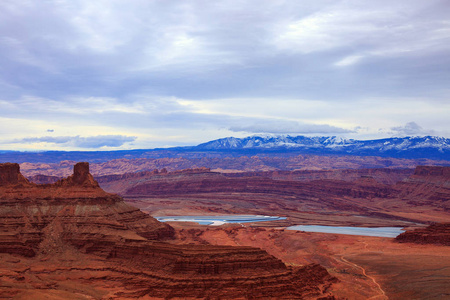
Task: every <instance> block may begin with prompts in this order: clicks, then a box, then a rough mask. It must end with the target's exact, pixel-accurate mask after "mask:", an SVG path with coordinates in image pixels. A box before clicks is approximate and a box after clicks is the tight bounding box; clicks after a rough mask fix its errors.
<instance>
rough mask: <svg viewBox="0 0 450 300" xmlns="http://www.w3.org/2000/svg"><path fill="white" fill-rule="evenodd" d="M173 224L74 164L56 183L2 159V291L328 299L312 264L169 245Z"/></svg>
mask: <svg viewBox="0 0 450 300" xmlns="http://www.w3.org/2000/svg"><path fill="white" fill-rule="evenodd" d="M173 237H174V230H173V228H172V227H170V226H168V225H166V224H163V223H160V222H158V221H157V220H155V219H154V218H152V217H150V216H149V215H147V214H144V213H143V212H141V211H140V210H138V209H136V208H134V207H132V206H130V205H128V204H125V203H124V202H123V200H122V198H120V197H119V196H116V195H112V194H108V193H106V192H104V191H103V190H102V189H101V188H100V187H99V186H98V183H97V182H96V181H95V180H94V179H93V177H92V175H91V174H90V173H89V165H88V164H87V163H78V164H76V165H75V167H74V173H73V175H71V176H69V177H68V178H65V179H62V180H59V181H57V182H56V183H54V184H43V185H36V184H34V183H30V182H29V181H28V180H26V179H25V178H24V177H23V176H22V175H21V174H20V172H19V166H18V165H17V164H0V259H1V261H2V264H1V265H0V274H1V275H2V276H1V277H0V298H2V299H3V298H16V299H36V298H49V297H50V298H52V299H67V298H72V299H92V298H94V299H101V298H107V299H115V298H138V297H153V298H228V299H236V298H248V299H251V298H273V299H283V298H285V299H315V298H319V297H329V299H333V297H332V296H331V295H329V292H328V288H329V287H330V285H331V284H332V283H333V282H335V280H336V279H335V278H334V277H332V276H330V275H329V274H328V272H327V271H326V269H324V268H323V267H321V266H320V265H317V264H311V265H307V266H304V267H287V266H286V265H285V264H284V263H283V262H281V261H280V260H279V259H277V258H275V257H273V256H271V255H269V254H268V253H267V252H265V251H264V250H261V249H259V248H253V247H231V246H211V245H176V244H171V243H168V242H164V241H163V240H168V239H172V238H173Z"/></svg>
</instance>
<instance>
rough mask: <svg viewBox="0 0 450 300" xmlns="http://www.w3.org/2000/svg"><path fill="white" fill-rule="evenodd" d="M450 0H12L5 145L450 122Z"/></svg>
mask: <svg viewBox="0 0 450 300" xmlns="http://www.w3.org/2000/svg"><path fill="white" fill-rule="evenodd" d="M449 16H450V2H449V1H448V0H443V1H434V0H396V1H392V0H389V1H385V0H377V1H373V0H367V1H362V0H354V1H336V0H330V1H328V0H302V1H294V0H291V1H282V0H255V1H245V0H231V1H206V0H205V1H200V0H199V1H179V0H176V1H171V0H161V1H157V0H155V1H151V0H132V1H125V0H97V1H92V0H43V1H33V0H2V1H1V3H0V149H9V150H37V149H41V150H48V149H62V150H74V149H87V150H93V149H105V150H106V149H132V148H154V147H167V146H178V145H195V144H198V143H201V142H206V141H208V140H213V139H217V138H222V137H227V136H235V137H244V136H248V135H254V134H290V135H314V136H317V135H327V136H328V135H338V136H343V137H348V138H356V139H373V138H384V137H390V136H405V135H439V136H444V137H447V138H450V18H449Z"/></svg>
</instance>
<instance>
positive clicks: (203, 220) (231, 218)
mask: <svg viewBox="0 0 450 300" xmlns="http://www.w3.org/2000/svg"><path fill="white" fill-rule="evenodd" d="M154 218H155V219H157V220H158V221H160V222H195V223H198V224H200V225H222V224H225V223H251V222H267V221H277V220H286V218H285V217H277V216H261V215H222V216H163V217H162V216H161V217H154Z"/></svg>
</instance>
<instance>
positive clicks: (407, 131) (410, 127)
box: [391, 122, 434, 136]
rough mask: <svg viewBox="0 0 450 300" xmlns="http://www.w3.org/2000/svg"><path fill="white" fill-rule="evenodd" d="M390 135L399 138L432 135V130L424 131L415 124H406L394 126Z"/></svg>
mask: <svg viewBox="0 0 450 300" xmlns="http://www.w3.org/2000/svg"><path fill="white" fill-rule="evenodd" d="M391 130H392V133H393V134H395V135H399V136H404V135H432V134H434V131H433V130H425V129H423V128H422V127H421V126H420V125H418V124H417V123H416V122H408V123H406V124H405V125H404V126H396V127H392V128H391Z"/></svg>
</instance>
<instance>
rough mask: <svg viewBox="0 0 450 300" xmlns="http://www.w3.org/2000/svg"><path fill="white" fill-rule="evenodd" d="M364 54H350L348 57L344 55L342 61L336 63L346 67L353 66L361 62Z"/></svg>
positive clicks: (338, 65)
mask: <svg viewBox="0 0 450 300" xmlns="http://www.w3.org/2000/svg"><path fill="white" fill-rule="evenodd" d="M363 57H364V56H362V55H350V56H347V57H344V58H343V59H341V60H340V61H338V62H336V63H335V64H334V65H335V66H337V67H346V66H351V65H354V64H356V63H357V62H359V61H360V60H361V59H362V58H363Z"/></svg>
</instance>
